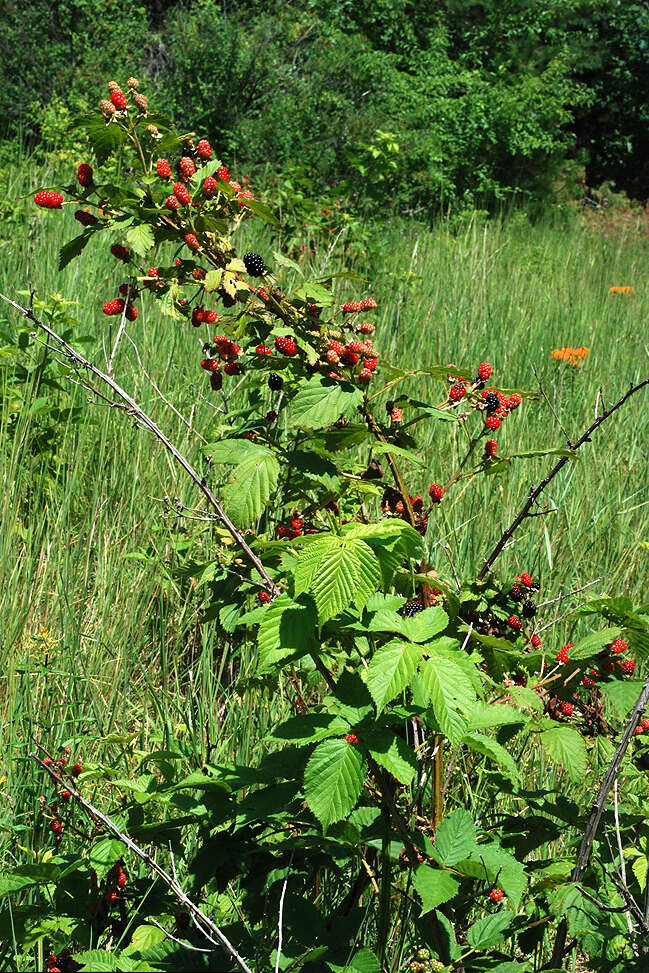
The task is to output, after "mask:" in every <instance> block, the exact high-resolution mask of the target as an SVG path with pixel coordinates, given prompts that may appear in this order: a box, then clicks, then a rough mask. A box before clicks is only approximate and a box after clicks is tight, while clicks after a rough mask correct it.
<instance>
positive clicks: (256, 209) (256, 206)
mask: <svg viewBox="0 0 649 973" xmlns="http://www.w3.org/2000/svg"><path fill="white" fill-rule="evenodd" d="M246 207H247V208H248V209H249V210H252V212H253V213H255V215H256V216H261V218H262V220H263V221H264V223H268V224H269V225H270V226H279V225H280V223H279V220H278V219H277V217H276V216H275V214H274V213H273V211H272V210H271V208H270V206H267V205H266V203H262V201H261V200H260V199H248V200H246Z"/></svg>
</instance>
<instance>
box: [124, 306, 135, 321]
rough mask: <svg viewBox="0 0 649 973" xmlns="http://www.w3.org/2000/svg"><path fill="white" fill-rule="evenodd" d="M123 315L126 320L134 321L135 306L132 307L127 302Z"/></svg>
mask: <svg viewBox="0 0 649 973" xmlns="http://www.w3.org/2000/svg"><path fill="white" fill-rule="evenodd" d="M125 317H126V320H127V321H135V319H136V318H137V308H136V307H133V305H132V304H127V305H126V312H125Z"/></svg>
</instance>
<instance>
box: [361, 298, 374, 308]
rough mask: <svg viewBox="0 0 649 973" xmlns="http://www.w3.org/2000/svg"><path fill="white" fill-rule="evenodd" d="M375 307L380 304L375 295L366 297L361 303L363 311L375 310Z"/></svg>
mask: <svg viewBox="0 0 649 973" xmlns="http://www.w3.org/2000/svg"><path fill="white" fill-rule="evenodd" d="M375 307H378V304H377V303H376V301H375V300H374V298H373V297H365V298H363V300H362V301H361V303H360V310H361V311H373V310H374V308H375Z"/></svg>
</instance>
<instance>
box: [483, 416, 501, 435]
mask: <svg viewBox="0 0 649 973" xmlns="http://www.w3.org/2000/svg"><path fill="white" fill-rule="evenodd" d="M500 422H501V420H500V419H499V418H498V416H487V418H486V419H485V425H486V427H487V429H491V431H492V432H495V431H496V429H500Z"/></svg>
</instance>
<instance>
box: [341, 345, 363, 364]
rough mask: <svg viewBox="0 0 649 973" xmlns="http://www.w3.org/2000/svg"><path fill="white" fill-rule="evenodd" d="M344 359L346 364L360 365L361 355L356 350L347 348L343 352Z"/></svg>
mask: <svg viewBox="0 0 649 973" xmlns="http://www.w3.org/2000/svg"><path fill="white" fill-rule="evenodd" d="M343 360H344V362H345V364H346V365H358V362H359V360H360V355H359V354H357V352H355V351H351V349H349V348H345V351H344V353H343Z"/></svg>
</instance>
